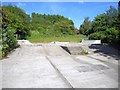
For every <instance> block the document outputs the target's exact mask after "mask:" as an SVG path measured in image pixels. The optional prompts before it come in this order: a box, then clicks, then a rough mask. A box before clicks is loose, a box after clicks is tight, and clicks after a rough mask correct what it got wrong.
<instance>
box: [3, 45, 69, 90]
mask: <svg viewBox="0 0 120 90" xmlns="http://www.w3.org/2000/svg"><path fill="white" fill-rule="evenodd" d="M38 52H39V53H38ZM14 55H15V57H14ZM42 55H43V56H42ZM44 55H45V52H44V51H43V49H42V47H41V46H39V47H29V46H24V47H22V48H18V49H17V50H16V51H15V52H13V53H12V54H11V55H9V56H8V57H9V58H6V59H4V60H2V66H3V68H2V71H3V72H2V73H3V78H2V81H3V82H2V85H3V86H2V87H3V88H68V86H67V85H66V83H65V82H64V81H63V80H62V79H61V77H60V76H59V74H58V73H57V72H56V70H55V69H54V68H53V67H52V65H51V64H50V63H49V61H48V60H47V58H46V57H45V56H44Z"/></svg>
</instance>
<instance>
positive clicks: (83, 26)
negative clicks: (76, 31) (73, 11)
mask: <svg viewBox="0 0 120 90" xmlns="http://www.w3.org/2000/svg"><path fill="white" fill-rule="evenodd" d="M90 29H91V22H90V20H89V17H86V18H85V20H84V22H83V24H81V25H80V33H81V34H84V35H89V31H90Z"/></svg>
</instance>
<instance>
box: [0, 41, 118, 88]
mask: <svg viewBox="0 0 120 90" xmlns="http://www.w3.org/2000/svg"><path fill="white" fill-rule="evenodd" d="M76 45H77V44H76ZM76 45H73V44H71V46H76ZM79 45H80V44H78V46H79ZM66 46H67V45H66ZM68 46H70V45H68ZM81 47H84V49H86V50H87V51H89V54H88V55H70V54H69V53H68V52H66V51H65V50H64V49H63V48H61V47H60V45H57V44H54V43H51V44H32V45H22V46H21V47H19V48H17V49H15V50H14V51H13V52H11V54H9V55H8V56H7V57H6V58H4V59H3V60H1V61H0V63H2V66H1V64H0V66H1V69H2V70H1V73H2V74H1V75H2V76H1V77H2V84H0V85H2V88H118V60H119V57H118V56H117V55H116V54H114V56H112V55H113V54H108V53H103V52H96V53H95V51H96V50H97V49H95V48H94V49H93V48H89V46H87V45H82V46H81Z"/></svg>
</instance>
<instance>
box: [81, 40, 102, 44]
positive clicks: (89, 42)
mask: <svg viewBox="0 0 120 90" xmlns="http://www.w3.org/2000/svg"><path fill="white" fill-rule="evenodd" d="M81 43H82V44H101V40H82V42H81Z"/></svg>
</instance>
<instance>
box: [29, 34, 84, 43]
mask: <svg viewBox="0 0 120 90" xmlns="http://www.w3.org/2000/svg"><path fill="white" fill-rule="evenodd" d="M84 38H86V37H85V36H84V35H65V36H61V37H54V36H40V35H31V37H29V38H28V40H30V41H31V42H33V43H38V42H41V43H47V42H52V41H59V42H80V41H81V40H82V39H84Z"/></svg>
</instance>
